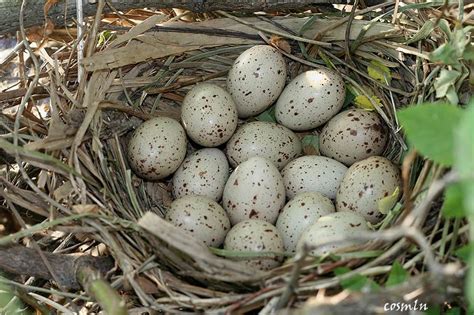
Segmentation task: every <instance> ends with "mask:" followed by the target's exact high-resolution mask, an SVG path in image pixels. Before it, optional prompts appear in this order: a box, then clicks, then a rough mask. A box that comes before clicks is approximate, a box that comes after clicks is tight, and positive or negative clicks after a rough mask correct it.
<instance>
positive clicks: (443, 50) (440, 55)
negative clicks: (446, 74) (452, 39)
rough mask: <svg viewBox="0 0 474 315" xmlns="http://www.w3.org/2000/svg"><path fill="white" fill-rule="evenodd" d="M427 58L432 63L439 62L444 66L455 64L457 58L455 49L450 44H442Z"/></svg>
mask: <svg viewBox="0 0 474 315" xmlns="http://www.w3.org/2000/svg"><path fill="white" fill-rule="evenodd" d="M429 58H430V60H431V61H434V62H441V63H444V64H446V65H452V64H456V63H457V62H458V58H457V56H456V49H454V47H453V46H452V45H451V43H449V42H448V43H444V44H442V45H441V46H439V47H438V48H436V49H435V50H434V51H433V52H432V53H431V54H430V55H429Z"/></svg>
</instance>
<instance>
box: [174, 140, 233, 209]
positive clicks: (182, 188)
mask: <svg viewBox="0 0 474 315" xmlns="http://www.w3.org/2000/svg"><path fill="white" fill-rule="evenodd" d="M228 178H229V163H228V162H227V158H226V156H225V154H224V153H223V152H222V151H221V150H219V149H215V148H206V149H201V150H198V151H196V152H194V153H193V154H191V155H190V156H188V157H187V158H186V159H185V160H184V161H183V163H182V164H181V166H180V167H179V168H178V170H177V171H176V172H175V173H174V176H173V195H174V197H175V198H181V197H184V196H187V195H199V196H206V197H209V198H211V199H213V200H215V201H219V200H220V199H221V197H222V192H223V191H224V186H225V183H226V182H227V179H228Z"/></svg>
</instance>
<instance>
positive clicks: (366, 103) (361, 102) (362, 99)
mask: <svg viewBox="0 0 474 315" xmlns="http://www.w3.org/2000/svg"><path fill="white" fill-rule="evenodd" d="M371 99H372V101H373V102H375V103H376V104H377V105H379V106H383V105H382V102H381V101H380V99H379V98H378V97H377V96H375V95H373V96H371ZM354 103H355V104H356V106H357V107H359V108H363V109H367V110H374V109H375V108H374V105H372V103H371V102H370V100H369V98H368V97H367V96H365V95H358V96H356V97H355V99H354Z"/></svg>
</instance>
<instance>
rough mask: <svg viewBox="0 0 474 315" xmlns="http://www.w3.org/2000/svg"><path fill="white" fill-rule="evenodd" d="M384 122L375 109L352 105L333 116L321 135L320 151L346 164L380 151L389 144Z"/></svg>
mask: <svg viewBox="0 0 474 315" xmlns="http://www.w3.org/2000/svg"><path fill="white" fill-rule="evenodd" d="M387 140H388V135H387V130H386V128H385V126H384V123H383V122H382V120H381V119H380V117H379V115H377V113H376V112H372V111H367V110H365V109H359V108H355V109H349V110H346V111H343V112H341V113H339V114H337V115H336V116H334V117H333V118H332V119H331V120H330V121H329V122H328V123H327V124H326V126H324V128H323V130H322V131H321V134H320V137H319V150H320V151H321V154H322V155H324V156H327V157H330V158H333V159H335V160H337V161H339V162H341V163H344V164H345V165H348V166H350V165H352V164H354V163H355V162H358V161H361V160H363V159H366V158H368V157H370V156H374V155H380V154H382V153H383V151H384V149H385V145H386V144H387Z"/></svg>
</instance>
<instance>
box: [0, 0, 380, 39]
mask: <svg viewBox="0 0 474 315" xmlns="http://www.w3.org/2000/svg"><path fill="white" fill-rule="evenodd" d="M90 2H94V1H90ZM381 2H384V0H365V3H366V4H367V5H372V4H377V3H381ZM110 3H111V4H112V5H113V6H114V7H115V8H116V9H117V10H127V9H133V8H145V7H153V8H175V7H177V8H183V9H188V10H191V11H194V12H208V11H215V10H228V11H231V10H239V11H260V10H266V11H275V10H283V9H295V8H297V9H303V8H305V7H311V6H315V5H318V4H337V3H344V4H345V3H347V1H346V0H283V1H282V0H239V1H234V0H179V1H176V0H110ZM20 4H21V0H0V16H1V17H2V20H1V21H0V34H6V33H13V32H15V31H16V30H18V29H19V21H18V16H19V12H20ZM43 6H44V1H38V0H34V1H33V0H30V1H28V5H27V7H26V12H25V27H30V26H35V25H42V24H43V23H44V15H43V14H42V12H43ZM95 11H96V4H91V3H89V1H84V15H87V16H91V15H94V14H95ZM75 16H76V0H62V1H59V2H58V3H57V4H56V5H54V6H53V7H52V8H51V10H50V11H49V12H48V17H49V18H50V19H51V20H52V21H53V22H54V24H55V25H63V24H64V22H65V21H66V20H67V21H71V18H75Z"/></svg>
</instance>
